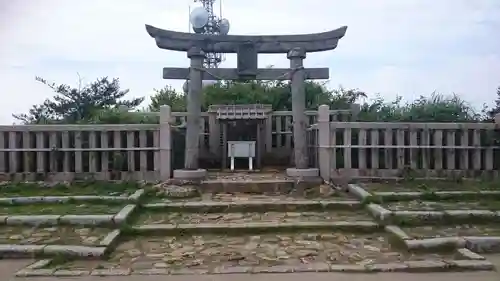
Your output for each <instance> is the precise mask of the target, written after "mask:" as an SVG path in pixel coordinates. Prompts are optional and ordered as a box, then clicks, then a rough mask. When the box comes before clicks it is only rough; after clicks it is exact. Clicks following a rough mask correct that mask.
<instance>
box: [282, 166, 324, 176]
mask: <svg viewBox="0 0 500 281" xmlns="http://www.w3.org/2000/svg"><path fill="white" fill-rule="evenodd" d="M286 175H287V176H288V177H292V178H314V177H319V169H318V168H308V169H298V168H288V169H286Z"/></svg>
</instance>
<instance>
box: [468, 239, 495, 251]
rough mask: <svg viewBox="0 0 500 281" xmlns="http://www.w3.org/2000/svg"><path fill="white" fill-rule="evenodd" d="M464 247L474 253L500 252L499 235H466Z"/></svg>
mask: <svg viewBox="0 0 500 281" xmlns="http://www.w3.org/2000/svg"><path fill="white" fill-rule="evenodd" d="M464 239H465V248H467V249H469V250H471V251H473V252H476V253H500V236H466V237H464Z"/></svg>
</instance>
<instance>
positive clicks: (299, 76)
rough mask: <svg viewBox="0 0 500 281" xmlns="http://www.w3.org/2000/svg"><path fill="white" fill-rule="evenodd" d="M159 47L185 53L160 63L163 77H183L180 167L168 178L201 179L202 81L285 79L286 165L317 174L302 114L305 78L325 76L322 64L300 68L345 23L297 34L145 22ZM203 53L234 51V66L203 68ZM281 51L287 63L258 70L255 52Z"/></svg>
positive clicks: (332, 41) (328, 46)
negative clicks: (289, 158)
mask: <svg viewBox="0 0 500 281" xmlns="http://www.w3.org/2000/svg"><path fill="white" fill-rule="evenodd" d="M146 30H147V32H148V33H149V35H150V36H151V37H153V38H154V39H155V40H156V45H157V46H158V47H159V48H160V49H166V50H172V51H183V52H187V57H188V58H189V59H190V60H191V63H190V67H189V68H173V67H165V68H163V78H164V79H183V80H185V79H187V80H189V87H188V93H187V113H188V115H187V128H186V150H185V162H184V169H183V170H176V171H174V178H179V179H201V178H204V177H205V176H206V171H205V170H203V169H199V166H198V158H199V137H200V132H199V130H200V121H201V117H200V115H201V98H202V96H201V94H202V81H203V80H221V79H225V80H291V90H292V114H293V137H294V152H295V168H290V169H287V174H288V176H291V177H317V176H318V174H319V172H318V169H310V168H309V167H308V156H307V143H306V129H307V127H306V126H307V124H306V116H305V113H304V111H305V109H306V108H305V102H306V100H305V85H304V81H305V80H306V79H328V78H329V69H328V68H304V66H303V61H304V59H305V58H306V54H307V53H311V52H320V51H327V50H333V49H335V48H336V47H337V44H338V41H339V39H341V38H342V37H344V35H345V33H346V30H347V26H344V27H341V28H338V29H335V30H332V31H328V32H323V33H315V34H302V35H263V36H242V35H207V34H195V33H184V32H176V31H171V30H164V29H159V28H156V27H153V26H150V25H146ZM205 52H214V53H236V54H237V57H238V59H237V68H214V69H212V68H211V69H206V68H203V59H204V58H205ZM278 53H285V54H287V58H288V59H289V60H290V68H270V69H260V68H258V67H257V61H258V59H257V57H258V54H278Z"/></svg>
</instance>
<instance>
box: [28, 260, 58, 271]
mask: <svg viewBox="0 0 500 281" xmlns="http://www.w3.org/2000/svg"><path fill="white" fill-rule="evenodd" d="M51 262H52V260H51V259H43V260H38V261H36V262H34V263H32V264H30V265H28V266H27V267H26V269H40V268H44V267H47V266H49V264H50V263H51Z"/></svg>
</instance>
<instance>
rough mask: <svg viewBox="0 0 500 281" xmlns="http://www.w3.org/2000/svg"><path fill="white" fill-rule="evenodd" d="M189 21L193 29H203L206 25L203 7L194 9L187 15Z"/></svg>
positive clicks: (206, 16)
mask: <svg viewBox="0 0 500 281" xmlns="http://www.w3.org/2000/svg"><path fill="white" fill-rule="evenodd" d="M189 21H190V22H191V25H193V28H196V29H199V28H203V27H204V26H205V25H206V24H207V23H208V12H207V10H205V8H203V7H196V8H194V9H193V11H192V12H191V14H190V15H189Z"/></svg>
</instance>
